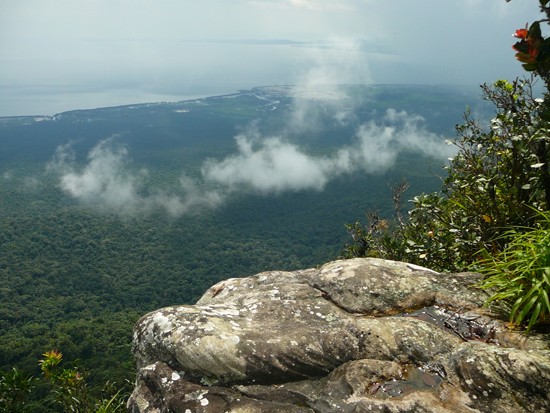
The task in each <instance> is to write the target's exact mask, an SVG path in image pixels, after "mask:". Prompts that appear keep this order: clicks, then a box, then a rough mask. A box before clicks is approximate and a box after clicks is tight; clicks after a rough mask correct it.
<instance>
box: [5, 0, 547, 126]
mask: <svg viewBox="0 0 550 413" xmlns="http://www.w3.org/2000/svg"><path fill="white" fill-rule="evenodd" d="M537 4H538V1H535V0H513V1H512V2H511V3H506V2H505V0H414V1H412V0H391V1H390V0H0V116H9V115H24V114H27V115H28V114H45V115H51V114H54V113H58V112H62V111H66V110H71V109H84V108H94V107H103V106H114V105H122V104H130V103H140V102H151V101H178V100H183V99H186V98H192V97H196V96H206V95H213V94H223V93H231V92H234V91H237V90H238V89H242V88H250V87H254V86H262V85H274V84H303V83H307V84H309V85H315V84H322V83H327V82H328V83H426V84H438V83H452V84H457V83H458V84H480V83H483V82H490V81H494V80H496V79H499V78H514V77H516V76H518V75H522V74H523V72H522V70H521V67H520V65H519V64H518V63H517V62H516V61H515V60H514V56H513V55H514V53H513V51H512V49H511V45H512V44H513V43H514V39H513V37H512V34H513V32H514V31H515V29H517V28H519V27H522V26H524V25H525V23H527V22H532V21H533V20H535V19H537V18H540V17H541V15H540V14H539V13H538V9H537Z"/></svg>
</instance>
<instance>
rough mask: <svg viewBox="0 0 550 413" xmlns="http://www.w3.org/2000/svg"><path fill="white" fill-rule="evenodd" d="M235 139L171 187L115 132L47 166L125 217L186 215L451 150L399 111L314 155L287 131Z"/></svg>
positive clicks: (76, 194)
mask: <svg viewBox="0 0 550 413" xmlns="http://www.w3.org/2000/svg"><path fill="white" fill-rule="evenodd" d="M235 143H236V153H234V154H232V155H229V156H227V157H225V158H222V159H208V160H206V161H205V162H204V163H203V165H202V168H201V174H200V176H198V177H196V178H191V177H189V176H187V175H185V174H184V173H183V172H182V174H181V177H180V179H179V182H178V183H177V184H174V185H172V187H171V188H168V189H160V188H150V187H148V186H147V183H146V177H147V171H146V170H144V169H137V168H136V167H135V166H132V165H131V162H130V155H129V151H128V149H127V148H126V147H124V146H120V145H116V143H115V139H113V138H112V139H107V140H104V141H101V142H100V143H99V144H98V145H97V146H96V147H95V148H93V149H92V150H91V151H90V153H89V154H88V158H87V163H86V165H84V166H83V167H81V168H77V167H76V166H75V165H74V156H73V154H72V152H71V150H70V145H64V146H61V147H59V148H58V150H57V152H56V155H55V156H54V158H53V159H52V161H51V162H50V163H49V165H48V170H50V171H53V172H55V173H57V174H59V186H60V187H61V189H62V190H63V191H64V192H65V193H67V194H68V195H69V196H71V197H73V198H75V199H77V200H78V201H80V202H82V203H84V204H87V205H94V206H99V207H101V208H106V209H108V210H111V211H115V212H116V213H119V214H122V215H131V214H139V213H151V212H154V211H159V210H162V211H165V212H166V213H167V214H169V215H170V216H181V215H184V214H196V213H199V212H201V211H203V210H205V209H211V208H216V207H219V206H220V205H222V204H223V203H224V202H225V201H226V200H227V199H228V198H229V197H231V196H232V195H234V194H237V193H257V194H260V195H269V194H281V193H284V192H288V191H293V192H296V191H307V190H313V191H321V190H323V189H324V188H325V186H326V185H327V184H328V183H329V182H330V181H331V180H334V179H335V178H337V177H339V176H342V175H344V174H353V173H357V172H360V171H365V172H368V173H381V172H384V171H387V170H388V169H390V168H392V167H394V165H395V163H396V160H397V159H398V157H399V156H400V155H403V154H407V155H409V156H429V157H433V158H435V159H440V160H442V161H443V160H444V159H446V158H447V157H449V156H450V155H452V148H451V147H449V146H448V145H446V144H445V142H444V140H443V138H442V137H440V136H438V135H436V134H434V133H431V132H429V131H428V130H426V128H425V123H424V119H423V118H422V117H420V116H416V115H409V114H408V113H406V112H404V111H396V110H394V109H389V110H388V111H387V112H386V113H385V115H384V116H383V117H382V118H381V119H379V120H378V121H370V122H366V123H363V124H361V125H360V126H359V127H358V128H357V130H356V133H355V136H354V141H353V142H352V143H351V144H349V145H343V146H341V147H340V148H336V149H335V150H334V151H333V152H332V153H329V154H327V155H322V156H321V155H314V154H311V153H308V152H307V151H306V150H305V149H304V148H301V147H300V146H299V145H297V144H296V143H293V142H290V141H288V140H285V139H284V138H283V137H281V136H267V137H264V136H261V134H260V133H259V132H258V130H257V129H255V128H254V127H252V128H251V129H250V130H248V131H246V132H243V133H241V134H240V135H238V136H236V137H235Z"/></svg>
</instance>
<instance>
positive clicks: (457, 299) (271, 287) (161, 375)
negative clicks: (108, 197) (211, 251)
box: [128, 259, 550, 413]
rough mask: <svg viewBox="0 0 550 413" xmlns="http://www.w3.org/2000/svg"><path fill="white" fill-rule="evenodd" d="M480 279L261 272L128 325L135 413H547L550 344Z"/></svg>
mask: <svg viewBox="0 0 550 413" xmlns="http://www.w3.org/2000/svg"><path fill="white" fill-rule="evenodd" d="M478 280H479V275H477V274H473V273H460V274H439V273H436V272H434V271H431V270H429V269H427V268H422V267H418V266H415V265H411V264H407V263H401V262H394V261H386V260H380V259H352V260H343V261H335V262H331V263H328V264H326V265H324V266H322V267H320V268H315V269H307V270H300V271H293V272H282V271H269V272H264V273H260V274H257V275H254V276H251V277H246V278H233V279H229V280H225V281H222V282H220V283H218V284H216V285H214V286H213V287H211V288H210V289H209V290H208V291H207V292H206V293H205V294H204V295H203V297H202V298H201V299H200V300H199V301H198V302H197V304H196V305H193V306H174V307H168V308H163V309H160V310H158V311H155V312H152V313H150V314H147V315H145V316H144V317H142V319H141V320H140V321H139V322H138V324H137V325H136V328H135V331H134V340H133V349H134V355H135V359H136V362H137V367H138V374H137V379H136V385H135V388H134V391H133V393H132V396H131V397H130V399H129V401H128V409H129V411H130V412H132V413H138V412H139V413H152V412H175V413H195V412H197V413H198V412H201V413H222V412H234V413H237V412H242V413H244V412H250V413H255V412H258V413H259V412H304V413H305V412H311V413H313V412H315V413H329V412H335V413H336V412H350V413H351V412H357V413H358V412H396V413H397V412H438V413H445V412H472V413H473V412H491V413H494V412H500V413H506V412H510V413H512V412H513V413H517V412H544V411H550V344H549V343H550V340H549V338H548V335H544V334H532V335H531V336H530V337H529V338H526V337H525V336H523V335H521V334H520V333H518V332H514V331H510V330H509V329H507V328H506V326H505V323H504V322H503V321H501V320H500V319H499V318H498V317H497V316H495V315H492V314H489V313H488V311H487V310H486V309H483V308H482V304H483V302H484V300H485V299H486V295H485V293H484V292H482V291H480V290H478V289H476V288H475V286H474V284H475V282H476V281H478Z"/></svg>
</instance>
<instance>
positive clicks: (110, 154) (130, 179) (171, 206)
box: [47, 138, 222, 216]
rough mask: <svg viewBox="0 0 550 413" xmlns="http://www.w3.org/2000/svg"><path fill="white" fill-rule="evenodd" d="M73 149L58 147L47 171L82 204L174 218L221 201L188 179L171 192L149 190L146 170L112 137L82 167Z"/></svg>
mask: <svg viewBox="0 0 550 413" xmlns="http://www.w3.org/2000/svg"><path fill="white" fill-rule="evenodd" d="M70 148H71V145H70V144H67V145H63V146H60V147H58V148H57V151H56V154H55V156H54V158H53V159H52V161H51V162H50V163H49V164H48V166H47V170H48V171H50V172H54V173H57V174H59V186H60V188H61V189H62V190H63V191H64V192H65V193H67V194H68V195H70V196H71V197H73V198H75V199H77V200H78V201H80V202H82V203H83V204H86V205H93V206H98V207H100V208H105V209H107V210H111V211H115V212H117V213H119V214H121V215H132V214H136V213H149V212H152V211H156V210H164V211H166V212H167V213H168V214H169V215H171V216H180V215H183V214H191V213H196V212H198V211H199V210H200V209H201V208H205V207H206V208H214V207H216V206H217V205H219V204H220V203H221V201H222V199H221V198H220V196H219V195H218V194H217V193H215V192H212V191H208V190H203V189H201V188H199V187H197V185H195V184H194V183H193V182H192V181H191V180H190V179H189V178H187V177H185V176H182V177H181V178H180V182H179V185H178V186H177V187H174V188H172V189H171V190H170V191H166V190H161V189H155V188H153V189H149V188H147V187H146V183H145V178H146V176H147V171H146V170H144V169H141V170H138V171H136V170H135V168H132V167H131V166H130V163H129V152H128V149H127V148H126V147H123V146H120V145H116V144H115V142H114V139H112V138H111V139H106V140H103V141H101V142H100V143H99V144H98V145H97V146H96V147H94V148H93V149H92V150H91V151H90V153H89V154H88V159H87V164H86V165H85V166H84V167H83V168H77V167H76V166H75V165H74V154H73V153H72V152H71V149H70Z"/></svg>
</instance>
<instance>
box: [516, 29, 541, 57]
mask: <svg viewBox="0 0 550 413" xmlns="http://www.w3.org/2000/svg"><path fill="white" fill-rule="evenodd" d="M514 37H516V38H518V39H520V41H519V42H517V43H516V44H515V45H514V46H513V48H514V50H516V51H517V52H518V53H516V59H517V60H519V61H520V62H523V63H535V62H536V59H537V56H538V55H539V48H540V43H541V39H539V38H537V37H533V36H532V35H531V33H529V30H528V29H527V27H525V29H518V30H516V32H515V33H514Z"/></svg>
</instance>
